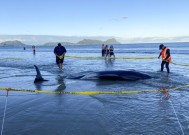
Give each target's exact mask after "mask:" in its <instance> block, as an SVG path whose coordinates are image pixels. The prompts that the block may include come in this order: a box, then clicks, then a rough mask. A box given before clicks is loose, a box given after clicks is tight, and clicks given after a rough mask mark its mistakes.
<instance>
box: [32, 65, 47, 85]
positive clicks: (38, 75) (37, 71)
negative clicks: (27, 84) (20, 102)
mask: <svg viewBox="0 0 189 135" xmlns="http://www.w3.org/2000/svg"><path fill="white" fill-rule="evenodd" d="M34 67H35V70H36V73H37V75H36V77H35V80H34V83H37V82H42V81H48V80H45V79H43V77H42V76H41V72H40V71H39V68H38V67H37V66H36V65H34Z"/></svg>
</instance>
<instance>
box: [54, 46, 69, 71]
mask: <svg viewBox="0 0 189 135" xmlns="http://www.w3.org/2000/svg"><path fill="white" fill-rule="evenodd" d="M66 52H67V51H66V48H65V47H64V46H62V45H61V43H58V46H56V47H55V48H54V54H55V55H56V64H57V65H58V68H59V70H62V64H63V62H64V56H65V54H66Z"/></svg>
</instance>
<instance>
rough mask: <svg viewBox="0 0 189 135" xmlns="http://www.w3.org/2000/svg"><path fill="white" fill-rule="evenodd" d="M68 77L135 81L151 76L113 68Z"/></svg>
mask: <svg viewBox="0 0 189 135" xmlns="http://www.w3.org/2000/svg"><path fill="white" fill-rule="evenodd" d="M68 78H70V79H83V80H97V79H98V80H121V81H136V80H143V79H150V78H152V77H151V76H149V75H147V74H144V73H140V72H136V71H127V70H113V71H99V72H89V73H85V74H82V75H78V76H72V77H68Z"/></svg>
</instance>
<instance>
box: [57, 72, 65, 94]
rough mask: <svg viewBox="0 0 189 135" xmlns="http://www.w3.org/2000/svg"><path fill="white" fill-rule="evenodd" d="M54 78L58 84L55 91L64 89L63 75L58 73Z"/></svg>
mask: <svg viewBox="0 0 189 135" xmlns="http://www.w3.org/2000/svg"><path fill="white" fill-rule="evenodd" d="M56 80H57V83H58V84H59V86H58V87H57V88H56V90H55V91H57V92H60V93H61V92H63V91H64V90H65V89H66V85H65V82H64V77H62V76H60V75H59V76H57V78H56Z"/></svg>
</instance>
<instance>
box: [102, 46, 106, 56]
mask: <svg viewBox="0 0 189 135" xmlns="http://www.w3.org/2000/svg"><path fill="white" fill-rule="evenodd" d="M105 51H106V50H105V46H104V44H102V57H104V55H105Z"/></svg>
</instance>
